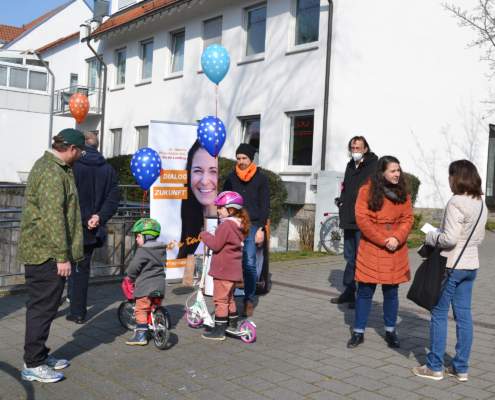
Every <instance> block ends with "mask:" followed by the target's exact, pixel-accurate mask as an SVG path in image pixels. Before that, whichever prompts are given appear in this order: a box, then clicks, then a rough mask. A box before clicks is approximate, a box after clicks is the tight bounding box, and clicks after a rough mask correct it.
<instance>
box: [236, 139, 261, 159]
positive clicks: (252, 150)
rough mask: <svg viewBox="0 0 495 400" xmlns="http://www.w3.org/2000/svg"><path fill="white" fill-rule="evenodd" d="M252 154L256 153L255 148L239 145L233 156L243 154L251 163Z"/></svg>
mask: <svg viewBox="0 0 495 400" xmlns="http://www.w3.org/2000/svg"><path fill="white" fill-rule="evenodd" d="M254 153H256V148H255V147H254V146H252V145H250V144H249V143H241V145H240V146H239V147H238V148H237V150H236V152H235V155H236V156H237V154H244V155H245V156H248V158H249V159H250V160H251V161H253V160H254Z"/></svg>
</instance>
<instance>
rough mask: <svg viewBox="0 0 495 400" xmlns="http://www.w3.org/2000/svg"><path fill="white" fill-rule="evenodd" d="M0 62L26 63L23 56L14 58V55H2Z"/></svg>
mask: <svg viewBox="0 0 495 400" xmlns="http://www.w3.org/2000/svg"><path fill="white" fill-rule="evenodd" d="M0 62H6V63H11V64H20V65H22V64H23V63H24V59H23V58H13V57H0Z"/></svg>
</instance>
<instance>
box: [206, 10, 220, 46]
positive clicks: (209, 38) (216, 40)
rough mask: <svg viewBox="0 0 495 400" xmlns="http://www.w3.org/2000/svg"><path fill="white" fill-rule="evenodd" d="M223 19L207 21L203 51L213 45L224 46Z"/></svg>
mask: <svg viewBox="0 0 495 400" xmlns="http://www.w3.org/2000/svg"><path fill="white" fill-rule="evenodd" d="M222 19H223V18H222V17H220V18H215V19H212V20H210V21H205V26H204V34H203V50H204V49H206V48H207V47H208V46H210V45H212V44H219V45H221V44H222Z"/></svg>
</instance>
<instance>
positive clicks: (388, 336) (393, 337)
mask: <svg viewBox="0 0 495 400" xmlns="http://www.w3.org/2000/svg"><path fill="white" fill-rule="evenodd" d="M385 340H386V341H387V343H388V345H389V346H390V347H394V348H396V349H398V348H400V342H399V339H397V334H396V333H395V331H393V332H388V331H387V332H385Z"/></svg>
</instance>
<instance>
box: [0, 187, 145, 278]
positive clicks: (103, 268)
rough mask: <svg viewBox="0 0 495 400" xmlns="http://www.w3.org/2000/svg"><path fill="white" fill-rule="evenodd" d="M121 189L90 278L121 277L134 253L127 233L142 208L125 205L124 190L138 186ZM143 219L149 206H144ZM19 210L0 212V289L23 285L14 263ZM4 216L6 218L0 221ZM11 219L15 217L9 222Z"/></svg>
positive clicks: (19, 269) (20, 268)
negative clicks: (120, 195)
mask: <svg viewBox="0 0 495 400" xmlns="http://www.w3.org/2000/svg"><path fill="white" fill-rule="evenodd" d="M25 187H26V185H0V189H2V188H6V189H9V188H10V189H15V188H25ZM119 187H120V188H123V189H124V200H123V201H121V202H120V204H121V206H120V207H119V208H118V209H117V214H116V215H114V216H113V217H112V219H111V220H110V221H108V222H107V224H106V228H107V233H108V237H107V242H106V243H105V245H104V246H103V247H101V248H98V249H95V252H94V253H93V257H92V260H91V269H92V270H93V271H92V276H109V275H115V274H118V275H120V274H124V273H125V268H126V267H127V266H128V265H129V262H130V260H131V259H132V257H133V254H134V252H135V250H136V246H135V244H134V237H133V236H134V235H133V234H132V233H131V232H130V231H131V229H132V227H133V226H134V223H135V222H136V221H137V220H138V219H140V218H141V216H142V210H143V206H142V204H141V205H138V204H137V203H135V202H129V201H127V189H128V188H138V187H139V186H138V185H119ZM144 207H145V212H146V213H147V214H146V216H149V204H146V203H145V206H144ZM21 213H22V209H19V208H12V209H0V286H6V285H14V284H21V283H24V266H23V265H22V264H21V263H20V262H19V259H18V250H17V249H18V240H19V227H20V222H21V218H20V216H21ZM4 215H6V216H7V218H3V217H4ZM13 216H18V217H16V218H13Z"/></svg>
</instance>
